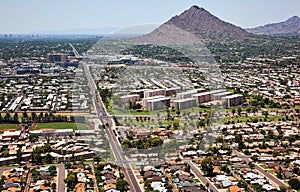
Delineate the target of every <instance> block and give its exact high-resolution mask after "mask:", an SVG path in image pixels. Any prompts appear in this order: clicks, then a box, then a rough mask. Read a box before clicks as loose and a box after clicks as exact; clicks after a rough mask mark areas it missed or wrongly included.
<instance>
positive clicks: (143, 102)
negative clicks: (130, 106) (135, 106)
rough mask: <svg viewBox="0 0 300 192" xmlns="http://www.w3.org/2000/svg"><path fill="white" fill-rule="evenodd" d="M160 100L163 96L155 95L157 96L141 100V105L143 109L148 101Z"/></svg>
mask: <svg viewBox="0 0 300 192" xmlns="http://www.w3.org/2000/svg"><path fill="white" fill-rule="evenodd" d="M160 98H165V96H163V95H157V96H154V97H148V98H144V99H143V100H142V105H143V107H144V108H146V105H147V102H148V101H150V100H154V99H160Z"/></svg>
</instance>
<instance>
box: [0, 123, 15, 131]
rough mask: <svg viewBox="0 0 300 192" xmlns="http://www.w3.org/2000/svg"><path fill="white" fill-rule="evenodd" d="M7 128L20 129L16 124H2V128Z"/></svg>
mask: <svg viewBox="0 0 300 192" xmlns="http://www.w3.org/2000/svg"><path fill="white" fill-rule="evenodd" d="M5 129H19V128H18V126H17V125H16V124H0V130H5Z"/></svg>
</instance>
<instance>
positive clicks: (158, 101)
mask: <svg viewBox="0 0 300 192" xmlns="http://www.w3.org/2000/svg"><path fill="white" fill-rule="evenodd" d="M170 103H171V99H170V98H167V97H161V98H155V99H148V100H146V101H145V105H144V107H145V108H146V110H148V111H157V110H162V109H166V108H169V107H170Z"/></svg>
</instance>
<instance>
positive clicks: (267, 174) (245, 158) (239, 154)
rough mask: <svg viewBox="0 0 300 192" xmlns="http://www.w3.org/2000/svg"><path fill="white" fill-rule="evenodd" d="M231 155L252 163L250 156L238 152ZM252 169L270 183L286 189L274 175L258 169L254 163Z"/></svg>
mask: <svg viewBox="0 0 300 192" xmlns="http://www.w3.org/2000/svg"><path fill="white" fill-rule="evenodd" d="M233 153H234V154H236V155H237V156H238V157H239V158H241V159H242V160H244V161H245V162H246V163H249V162H250V161H251V162H252V160H251V159H250V156H247V155H243V154H242V153H240V152H238V151H234V152H233ZM254 168H255V169H256V170H257V171H259V172H260V173H261V174H263V175H264V176H265V177H266V178H268V179H269V180H270V181H272V182H273V183H275V184H276V185H278V186H285V187H288V185H287V184H286V183H284V182H282V181H280V180H279V179H277V178H276V177H275V176H274V175H272V174H271V173H269V172H267V171H265V170H264V169H263V168H262V167H260V166H259V165H257V164H256V163H254Z"/></svg>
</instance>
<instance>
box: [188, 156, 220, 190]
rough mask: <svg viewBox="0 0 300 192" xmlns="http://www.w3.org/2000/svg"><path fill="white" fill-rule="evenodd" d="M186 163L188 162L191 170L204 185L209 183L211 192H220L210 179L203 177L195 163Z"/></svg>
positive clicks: (189, 161)
mask: <svg viewBox="0 0 300 192" xmlns="http://www.w3.org/2000/svg"><path fill="white" fill-rule="evenodd" d="M184 162H186V163H187V164H189V165H190V167H191V170H192V171H193V172H194V173H195V175H196V176H197V177H198V178H199V179H200V180H201V182H202V183H203V184H204V185H206V183H209V186H208V189H209V191H211V192H212V191H213V192H218V191H219V190H218V188H217V187H216V186H215V185H213V184H212V182H211V181H209V180H208V179H206V178H205V177H204V176H203V175H202V173H201V172H200V171H199V169H198V167H196V166H195V165H194V163H192V161H191V160H185V161H184Z"/></svg>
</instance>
